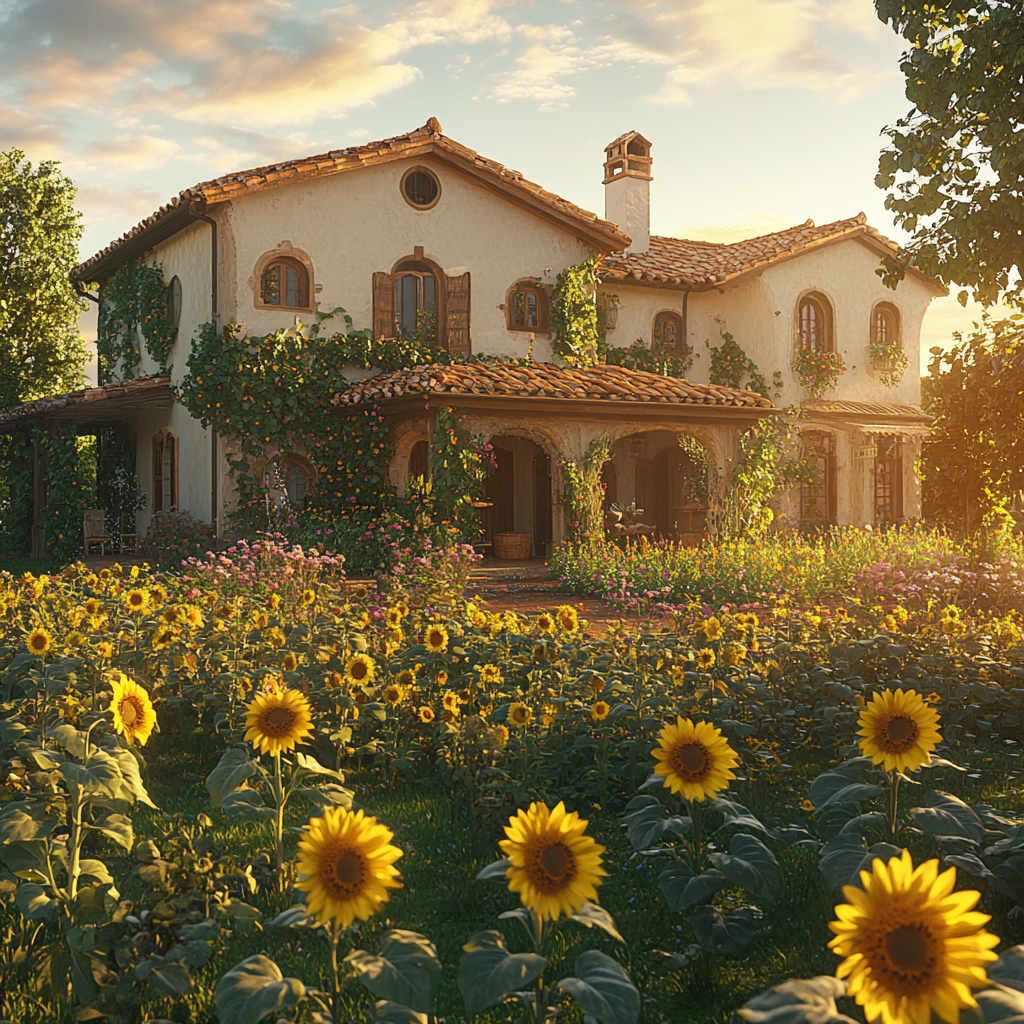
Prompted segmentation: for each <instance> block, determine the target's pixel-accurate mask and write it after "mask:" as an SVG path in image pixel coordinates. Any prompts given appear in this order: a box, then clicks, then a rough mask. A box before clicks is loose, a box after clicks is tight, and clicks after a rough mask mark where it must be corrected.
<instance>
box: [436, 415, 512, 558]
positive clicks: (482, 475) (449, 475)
mask: <svg viewBox="0 0 1024 1024" xmlns="http://www.w3.org/2000/svg"><path fill="white" fill-rule="evenodd" d="M465 419H466V417H465V416H459V415H458V413H457V412H456V410H455V409H453V408H452V407H451V406H448V405H445V406H442V407H441V408H440V409H438V410H437V418H436V422H435V426H434V439H433V444H432V445H431V449H430V458H429V465H430V475H431V481H432V485H431V493H432V497H433V501H434V503H435V505H436V506H437V507H438V508H439V509H440V510H441V512H442V514H443V515H444V516H445V518H447V519H448V520H449V521H450V522H451V523H452V524H453V525H454V526H456V527H457V528H458V529H459V532H460V533H461V534H462V536H463V537H464V538H466V539H467V540H476V539H477V535H478V534H479V530H480V517H479V515H478V514H477V510H476V509H475V508H474V506H473V502H474V501H476V500H478V499H479V498H480V496H481V494H482V493H483V486H484V482H485V481H486V480H487V477H488V476H489V475H490V472H491V470H492V469H494V468H495V465H496V463H495V459H494V450H493V448H492V447H491V442H490V441H489V440H488V439H487V438H486V437H484V436H482V435H478V434H471V433H470V432H469V431H468V430H467V429H466V428H465V427H464V426H463V425H462V424H463V423H464V422H465Z"/></svg>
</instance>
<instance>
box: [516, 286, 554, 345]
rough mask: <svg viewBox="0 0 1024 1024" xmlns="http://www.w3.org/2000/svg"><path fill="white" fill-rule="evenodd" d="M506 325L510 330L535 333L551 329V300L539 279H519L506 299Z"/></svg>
mask: <svg viewBox="0 0 1024 1024" xmlns="http://www.w3.org/2000/svg"><path fill="white" fill-rule="evenodd" d="M505 319H506V321H507V322H506V326H507V327H508V329H509V330H510V331H530V332H533V333H537V332H543V331H549V330H550V329H551V302H550V300H549V299H548V293H547V289H546V288H545V287H544V286H543V285H542V284H540V282H538V281H518V282H516V284H514V285H512V287H511V288H510V289H509V290H508V295H507V296H506V299H505Z"/></svg>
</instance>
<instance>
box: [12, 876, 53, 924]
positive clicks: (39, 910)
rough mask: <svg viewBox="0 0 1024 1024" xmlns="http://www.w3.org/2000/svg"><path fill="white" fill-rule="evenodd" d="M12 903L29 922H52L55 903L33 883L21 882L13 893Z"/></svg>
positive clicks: (40, 887)
mask: <svg viewBox="0 0 1024 1024" xmlns="http://www.w3.org/2000/svg"><path fill="white" fill-rule="evenodd" d="M14 903H15V906H16V907H17V908H18V910H20V911H21V913H22V915H23V916H24V917H26V918H28V920H29V921H54V920H56V917H57V901H56V900H54V899H51V898H50V896H49V895H48V894H47V892H46V890H45V889H44V888H43V887H42V886H41V885H37V884H36V883H35V882H22V883H21V885H19V886H18V888H17V889H16V890H15V892H14Z"/></svg>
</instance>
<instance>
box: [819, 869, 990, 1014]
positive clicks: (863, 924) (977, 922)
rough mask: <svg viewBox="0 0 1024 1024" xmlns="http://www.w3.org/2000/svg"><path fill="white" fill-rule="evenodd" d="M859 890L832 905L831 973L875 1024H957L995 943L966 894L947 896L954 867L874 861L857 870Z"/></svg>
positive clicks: (848, 889) (850, 889)
mask: <svg viewBox="0 0 1024 1024" xmlns="http://www.w3.org/2000/svg"><path fill="white" fill-rule="evenodd" d="M860 880H861V884H862V885H863V888H858V887H857V886H855V885H847V886H844V887H843V895H844V896H845V897H846V898H847V899H848V900H849V901H850V902H849V903H842V904H840V905H839V906H837V907H836V917H838V918H839V920H838V921H832V922H831V923H830V924H829V928H831V929H832V931H833V932H835V935H836V937H835V938H834V939H833V940H832V941H831V942H830V943H829V947H830V948H831V949H833V950H834V951H835V953H836V954H837V955H838V956H841V957H845V959H844V960H843V962H842V963H841V964H840V965H839V969H838V970H837V971H836V976H837V977H839V978H847V979H848V981H847V986H848V991H849V994H850V995H851V996H853V998H854V999H855V1000H856V1001H857V1002H858V1003H859V1004H860V1005H861V1006H863V1007H864V1012H865V1015H866V1016H867V1018H868V1020H873V1021H880V1022H881V1024H930V1022H931V1020H932V1011H934V1012H935V1013H936V1014H937V1015H938V1016H939V1017H941V1018H942V1020H944V1021H948V1022H949V1024H959V1021H960V1010H961V1009H963V1008H964V1007H975V1006H977V1005H978V1004H977V1002H976V1001H975V999H974V997H973V996H972V995H971V989H972V988H977V987H978V986H980V985H984V984H985V982H986V974H985V972H986V965H987V964H990V963H991V962H992V961H993V960H995V959H996V954H995V953H993V952H992V949H993V947H994V946H997V945H999V939H998V938H997V937H996V936H995V935H992V934H991V933H990V932H987V931H985V930H984V928H983V927H982V926H983V925H984V924H986V923H987V922H988V921H989V920H990V918H989V916H988V914H980V913H978V912H977V911H975V910H974V909H973V908H974V906H975V905H976V904H977V902H978V899H979V898H980V895H981V894H980V893H978V892H975V891H974V890H962V891H960V892H953V887H954V886H955V884H956V868H950V869H949V870H948V871H944V872H942V874H941V875H940V874H939V862H938V861H937V860H930V861H927V862H926V863H924V864H922V865H921V866H920V867H918V868H915V867H914V863H913V861H912V860H911V857H910V853H909V851H907V850H904V851H903V853H902V855H901V856H899V857H893V858H892V859H891V860H890V861H889V863H888V864H885V863H884V862H883V861H882V860H881V859H880V858H877V857H876V858H875V860H874V863H873V864H872V866H871V871H862V872H861V873H860Z"/></svg>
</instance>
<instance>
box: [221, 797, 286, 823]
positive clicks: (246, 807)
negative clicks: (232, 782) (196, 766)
mask: <svg viewBox="0 0 1024 1024" xmlns="http://www.w3.org/2000/svg"><path fill="white" fill-rule="evenodd" d="M220 806H221V809H222V810H223V811H224V813H225V814H226V815H227V816H228V817H229V818H231V819H233V820H234V821H238V822H245V821H260V820H261V819H263V820H266V819H269V818H273V816H274V814H275V811H274V808H273V807H264V806H263V799H262V797H261V796H260V795H259V793H257V792H256V790H255V789H236V790H233V791H232V792H230V793H225V794H224V796H223V797H222V798H221V803H220Z"/></svg>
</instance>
